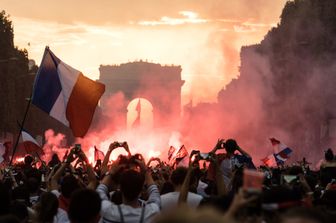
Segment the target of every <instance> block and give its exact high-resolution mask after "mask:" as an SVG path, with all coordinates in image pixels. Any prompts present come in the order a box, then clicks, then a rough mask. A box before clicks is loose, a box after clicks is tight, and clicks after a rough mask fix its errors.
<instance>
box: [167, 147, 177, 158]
mask: <svg viewBox="0 0 336 223" xmlns="http://www.w3.org/2000/svg"><path fill="white" fill-rule="evenodd" d="M175 150H176V149H175V147H174V146H170V147H169V150H168V160H170V159H171V158H172V157H173V154H174V152H175Z"/></svg>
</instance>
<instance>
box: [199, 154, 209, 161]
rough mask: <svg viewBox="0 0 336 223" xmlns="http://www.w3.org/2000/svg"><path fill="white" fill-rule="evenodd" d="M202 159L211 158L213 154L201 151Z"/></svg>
mask: <svg viewBox="0 0 336 223" xmlns="http://www.w3.org/2000/svg"><path fill="white" fill-rule="evenodd" d="M199 156H200V158H201V160H210V159H211V154H209V153H200V154H199Z"/></svg>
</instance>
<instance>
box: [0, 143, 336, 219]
mask: <svg viewBox="0 0 336 223" xmlns="http://www.w3.org/2000/svg"><path fill="white" fill-rule="evenodd" d="M119 147H123V148H125V150H126V151H127V153H128V155H127V156H124V155H120V156H119V157H118V158H117V160H115V161H110V155H111V153H112V152H113V150H115V149H117V148H119ZM321 155H322V154H321ZM188 160H189V165H188V166H180V165H178V162H173V164H171V163H169V164H168V163H166V162H163V161H162V160H160V159H159V158H151V159H150V160H148V161H147V162H145V160H144V158H143V156H142V155H141V154H131V151H130V150H129V148H128V145H127V142H123V143H120V142H113V143H111V144H110V146H109V148H108V150H107V153H106V155H105V157H104V159H103V160H98V161H97V162H96V163H95V165H94V166H93V165H91V164H90V163H89V161H88V158H87V157H86V155H85V153H84V152H83V150H82V149H81V148H80V147H79V146H75V147H74V148H72V149H71V150H70V152H69V154H67V155H66V156H65V157H63V160H60V159H59V158H58V157H57V155H56V154H55V155H54V156H53V158H52V159H51V161H50V162H49V163H48V164H46V163H44V162H43V161H40V163H39V164H37V163H36V162H35V161H34V158H33V157H32V156H29V155H27V156H26V157H25V159H24V162H23V163H21V164H15V165H12V166H3V167H2V168H1V172H0V223H3V222H6V223H11V222H13V223H16V222H36V223H42V222H43V223H46V222H47V223H58V222H71V223H95V222H105V223H112V222H120V223H128V222H130V223H147V222H153V223H169V222H177V223H179V222H181V223H182V222H187V223H188V222H190V223H191V222H222V223H229V222H251V223H264V222H265V223H272V222H277V223H301V222H302V223H303V222H307V223H328V222H335V221H336V220H335V219H336V161H335V157H334V154H333V151H332V150H331V149H328V150H327V151H326V152H325V159H324V162H323V163H322V165H321V168H320V169H319V170H318V171H316V170H311V169H310V167H309V164H308V163H307V162H302V163H300V164H296V165H291V166H285V165H281V166H277V167H268V166H260V167H258V168H256V167H255V165H254V164H253V159H252V157H251V155H250V154H248V153H247V152H246V151H245V150H243V149H242V148H240V147H239V145H238V144H237V142H236V141H235V140H233V139H228V140H226V141H225V140H223V139H221V140H218V142H217V143H216V145H215V147H214V148H213V149H212V150H209V153H200V152H199V151H192V152H191V153H190V155H189V157H188ZM176 161H177V160H176ZM260 179H261V180H260Z"/></svg>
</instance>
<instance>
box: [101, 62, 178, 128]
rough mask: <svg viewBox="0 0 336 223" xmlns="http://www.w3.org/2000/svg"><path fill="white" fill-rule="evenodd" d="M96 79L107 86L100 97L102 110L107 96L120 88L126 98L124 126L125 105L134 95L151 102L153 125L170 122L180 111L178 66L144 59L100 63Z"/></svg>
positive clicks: (117, 91) (125, 111)
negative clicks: (98, 76) (112, 63)
mask: <svg viewBox="0 0 336 223" xmlns="http://www.w3.org/2000/svg"><path fill="white" fill-rule="evenodd" d="M99 71H100V78H99V81H100V82H102V83H104V84H105V86H106V90H105V93H104V95H103V96H102V99H101V105H100V106H101V107H102V109H103V110H104V106H105V103H104V101H108V98H110V97H111V96H113V95H115V94H117V93H119V92H121V93H123V95H124V98H125V107H124V108H123V111H124V112H123V113H124V117H120V118H123V119H124V120H125V127H126V126H127V106H128V104H129V103H130V102H131V101H132V100H133V99H134V98H145V99H147V100H148V101H150V103H151V104H152V106H153V116H154V127H156V126H162V127H169V126H173V123H177V122H178V121H179V120H178V119H179V118H180V115H181V88H182V86H183V84H184V80H181V71H182V69H181V67H180V66H174V65H172V66H162V65H160V64H154V63H148V62H144V61H138V62H131V63H125V64H120V65H106V66H100V68H99Z"/></svg>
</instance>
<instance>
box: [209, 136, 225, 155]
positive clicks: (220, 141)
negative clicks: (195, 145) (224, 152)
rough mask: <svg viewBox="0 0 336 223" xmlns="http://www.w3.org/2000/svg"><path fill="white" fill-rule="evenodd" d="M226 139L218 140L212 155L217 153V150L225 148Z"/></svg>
mask: <svg viewBox="0 0 336 223" xmlns="http://www.w3.org/2000/svg"><path fill="white" fill-rule="evenodd" d="M223 143H224V139H218V140H217V143H216V145H215V147H214V148H213V149H212V150H211V151H210V153H216V151H217V150H219V149H221V148H222V147H223Z"/></svg>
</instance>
